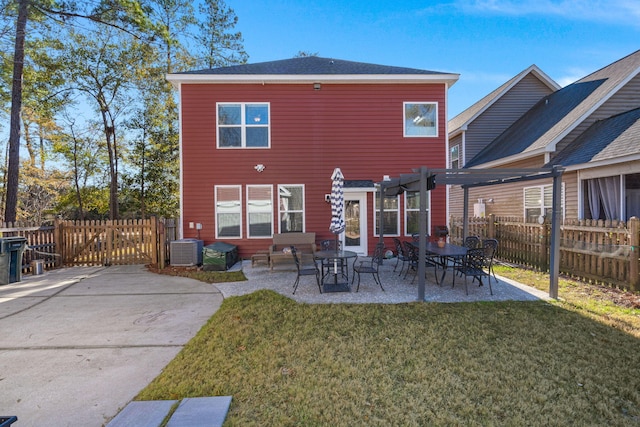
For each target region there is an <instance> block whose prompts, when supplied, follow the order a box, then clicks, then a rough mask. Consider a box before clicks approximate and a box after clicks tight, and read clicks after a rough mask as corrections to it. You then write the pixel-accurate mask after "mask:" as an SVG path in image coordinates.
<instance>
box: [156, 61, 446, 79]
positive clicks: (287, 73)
mask: <svg viewBox="0 0 640 427" xmlns="http://www.w3.org/2000/svg"><path fill="white" fill-rule="evenodd" d="M458 77H459V74H455V73H443V72H438V71H428V70H420V69H415V68H405V67H393V66H388V65H377V64H368V63H364V62H353V61H344V60H341V59H333V58H321V57H318V56H306V57H300V58H291V59H284V60H280V61H270V62H260V63H256V64H242V65H232V66H229V67H220V68H211V69H206V70H195V71H186V72H182V73H173V74H168V75H167V80H169V81H171V82H176V83H205V82H206V83H261V82H277V83H301V82H319V83H322V82H334V83H340V82H345V83H352V82H354V81H355V82H364V81H367V82H371V81H376V80H380V81H384V82H389V81H393V82H399V83H402V82H404V83H412V82H442V83H448V84H449V85H453V84H454V83H455V82H456V81H457V80H458Z"/></svg>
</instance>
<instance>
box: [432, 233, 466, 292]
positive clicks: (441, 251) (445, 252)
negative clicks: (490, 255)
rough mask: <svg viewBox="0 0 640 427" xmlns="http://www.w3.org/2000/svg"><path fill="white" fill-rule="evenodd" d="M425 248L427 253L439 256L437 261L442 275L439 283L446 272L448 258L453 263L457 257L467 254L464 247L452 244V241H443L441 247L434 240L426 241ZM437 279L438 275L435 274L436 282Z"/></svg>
mask: <svg viewBox="0 0 640 427" xmlns="http://www.w3.org/2000/svg"><path fill="white" fill-rule="evenodd" d="M426 250H427V253H428V254H431V255H436V256H438V257H440V260H441V261H440V262H439V263H438V264H439V265H440V266H441V267H442V277H441V278H440V283H442V281H443V280H444V276H445V274H446V273H447V268H448V267H449V260H450V259H451V260H453V261H454V263H455V261H456V260H457V259H460V258H464V256H465V255H466V254H467V248H466V247H464V246H458V245H454V244H452V243H445V244H444V246H443V247H440V246H438V244H437V243H436V242H427V246H426ZM437 281H438V276H437V275H436V282H437Z"/></svg>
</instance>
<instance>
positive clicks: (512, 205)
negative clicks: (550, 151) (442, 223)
mask: <svg viewBox="0 0 640 427" xmlns="http://www.w3.org/2000/svg"><path fill="white" fill-rule="evenodd" d="M543 165H544V158H543V157H542V156H539V157H537V158H532V159H529V160H525V161H519V162H513V163H510V164H506V165H504V167H505V168H513V169H518V168H519V169H533V168H541V167H542V166H543ZM546 184H551V180H542V179H541V180H535V181H526V182H516V183H509V184H500V185H491V186H487V187H475V188H470V189H469V207H468V209H469V216H473V205H474V204H475V203H478V200H479V199H483V200H484V203H485V215H490V214H494V215H497V216H515V217H520V218H522V217H523V216H524V203H523V188H524V187H529V186H535V185H546ZM489 199H492V201H491V202H488V200H489ZM449 203H450V210H449V212H450V215H451V216H455V217H461V216H462V215H463V213H464V212H463V209H464V190H463V189H462V187H460V186H458V185H455V186H451V188H450V190H449Z"/></svg>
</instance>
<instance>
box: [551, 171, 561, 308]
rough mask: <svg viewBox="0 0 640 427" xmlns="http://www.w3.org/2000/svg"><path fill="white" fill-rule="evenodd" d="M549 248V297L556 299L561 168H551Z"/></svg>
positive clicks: (558, 265)
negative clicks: (551, 201) (551, 200)
mask: <svg viewBox="0 0 640 427" xmlns="http://www.w3.org/2000/svg"><path fill="white" fill-rule="evenodd" d="M551 212H552V213H551V248H550V249H549V252H550V253H549V297H551V298H554V299H558V275H559V274H560V218H561V213H562V168H560V167H558V166H554V168H553V203H552V211H551Z"/></svg>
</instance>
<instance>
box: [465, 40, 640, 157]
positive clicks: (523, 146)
mask: <svg viewBox="0 0 640 427" xmlns="http://www.w3.org/2000/svg"><path fill="white" fill-rule="evenodd" d="M639 72H640V50H638V51H636V52H634V53H632V54H630V55H628V56H626V57H624V58H622V59H620V60H618V61H616V62H614V63H612V64H610V65H608V66H606V67H604V68H602V69H600V70H598V71H596V72H594V73H592V74H590V75H588V76H586V77H584V78H582V79H580V80H578V81H577V82H575V83H573V84H570V85H568V86H566V87H564V88H562V89H560V90H558V91H557V92H555V93H553V94H551V95H550V96H548V97H546V98H544V99H542V100H541V101H540V102H539V103H538V104H536V105H535V106H534V107H532V108H531V110H529V111H528V112H527V113H526V114H524V115H523V116H522V117H521V118H520V119H519V120H517V121H516V122H515V123H514V124H513V125H512V126H511V127H510V128H508V129H507V130H506V131H505V132H504V133H503V134H502V135H500V136H499V137H498V138H496V139H495V140H494V141H493V142H491V143H490V144H489V145H487V146H486V147H485V148H484V149H483V150H482V151H481V152H480V153H478V155H477V156H476V157H474V158H473V159H472V160H471V161H470V162H468V163H467V164H466V167H472V166H478V165H481V164H484V163H488V162H492V161H497V160H500V159H503V158H505V157H508V156H517V155H522V157H521V158H526V156H527V154H529V153H531V154H535V153H540V152H541V151H544V150H546V151H553V150H554V149H555V144H556V143H558V142H559V141H560V140H561V139H562V137H564V136H565V135H566V134H567V133H568V132H570V131H571V130H572V129H574V128H575V127H576V126H577V125H579V124H580V123H581V122H582V121H583V120H584V119H585V118H587V117H588V116H589V114H591V112H592V111H594V110H595V109H596V108H597V107H599V106H600V105H602V103H604V102H605V101H606V100H607V99H609V98H610V97H611V96H612V95H613V94H615V93H616V91H617V90H618V89H620V87H621V86H622V85H623V84H624V83H625V82H626V81H628V79H630V78H632V77H633V76H635V75H637V74H638V73H639Z"/></svg>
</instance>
